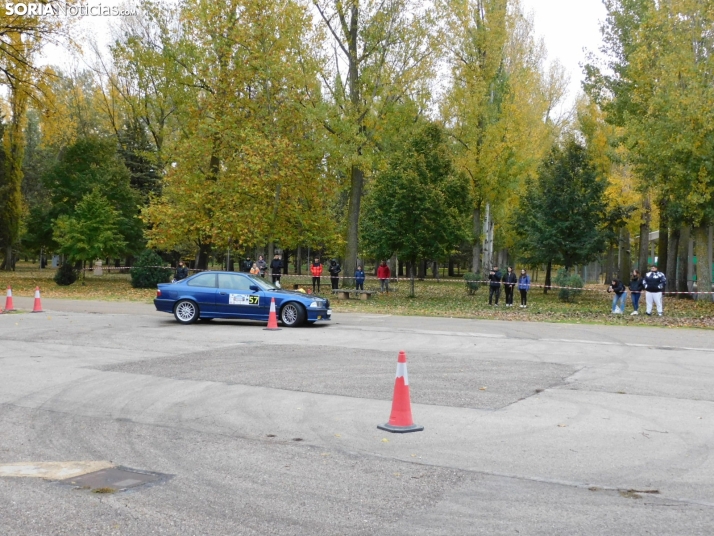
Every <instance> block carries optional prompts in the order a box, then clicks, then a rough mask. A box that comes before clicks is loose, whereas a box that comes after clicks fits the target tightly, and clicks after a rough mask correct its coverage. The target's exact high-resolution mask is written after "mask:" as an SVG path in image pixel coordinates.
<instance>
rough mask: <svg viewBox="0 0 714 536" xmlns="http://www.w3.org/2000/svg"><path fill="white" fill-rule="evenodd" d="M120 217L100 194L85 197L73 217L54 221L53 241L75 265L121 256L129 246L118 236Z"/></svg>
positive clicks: (95, 191)
mask: <svg viewBox="0 0 714 536" xmlns="http://www.w3.org/2000/svg"><path fill="white" fill-rule="evenodd" d="M119 221H120V215H119V212H118V211H117V210H115V209H114V208H113V207H112V206H111V204H110V203H109V201H107V199H106V198H105V197H104V196H102V195H101V194H100V193H99V191H97V190H93V191H92V192H91V193H89V194H87V195H85V196H84V197H83V198H82V200H81V201H80V202H79V203H78V204H77V206H76V207H75V211H74V215H73V216H71V217H70V216H67V215H63V216H60V217H59V218H57V220H56V221H55V231H54V237H55V240H56V241H57V243H58V244H59V245H60V251H61V252H62V253H64V254H65V255H67V256H68V257H69V258H70V259H71V260H73V261H89V262H91V261H93V260H94V259H101V258H104V257H113V256H117V255H119V254H120V253H121V252H122V251H123V250H124V248H125V246H126V242H125V241H124V237H123V236H122V234H121V233H120V232H119Z"/></svg>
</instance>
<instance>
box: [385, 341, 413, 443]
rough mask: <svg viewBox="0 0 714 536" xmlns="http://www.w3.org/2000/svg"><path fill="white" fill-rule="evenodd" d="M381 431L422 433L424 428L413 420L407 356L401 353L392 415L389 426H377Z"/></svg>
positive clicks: (398, 361) (395, 382) (395, 381)
mask: <svg viewBox="0 0 714 536" xmlns="http://www.w3.org/2000/svg"><path fill="white" fill-rule="evenodd" d="M377 428H379V429H380V430H386V431H387V432H393V433H395V434H406V433H407V432H421V431H422V430H424V427H423V426H418V425H416V424H414V421H413V420H412V401H411V398H410V396H409V375H408V374H407V354H406V353H405V352H403V351H402V352H399V359H398V360H397V379H396V380H394V397H393V399H392V414H391V415H390V416H389V422H388V423H387V424H380V425H378V426H377Z"/></svg>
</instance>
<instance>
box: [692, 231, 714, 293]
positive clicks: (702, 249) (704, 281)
mask: <svg viewBox="0 0 714 536" xmlns="http://www.w3.org/2000/svg"><path fill="white" fill-rule="evenodd" d="M694 240H695V241H696V248H697V249H696V251H697V292H698V293H706V294H697V301H704V302H711V301H713V300H712V294H710V293H711V291H712V265H711V262H710V261H709V226H706V225H700V226H699V227H696V228H695V229H694Z"/></svg>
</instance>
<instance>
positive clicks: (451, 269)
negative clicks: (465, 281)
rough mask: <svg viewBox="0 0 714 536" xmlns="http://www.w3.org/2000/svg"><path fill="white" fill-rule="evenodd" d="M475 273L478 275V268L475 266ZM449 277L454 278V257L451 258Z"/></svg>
mask: <svg viewBox="0 0 714 536" xmlns="http://www.w3.org/2000/svg"><path fill="white" fill-rule="evenodd" d="M473 273H475V274H476V273H478V272H477V271H476V266H474V269H473ZM449 277H454V259H453V258H452V257H449Z"/></svg>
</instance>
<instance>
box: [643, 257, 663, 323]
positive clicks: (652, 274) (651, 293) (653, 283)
mask: <svg viewBox="0 0 714 536" xmlns="http://www.w3.org/2000/svg"><path fill="white" fill-rule="evenodd" d="M644 284H645V290H646V291H647V316H652V306H653V305H656V306H657V314H658V315H659V316H662V312H663V308H662V294H663V293H664V289H665V287H666V286H667V278H666V277H665V275H664V274H663V273H662V272H660V271H659V270H658V269H657V265H656V264H653V265H652V267H651V268H650V271H649V272H647V273H646V274H645V278H644Z"/></svg>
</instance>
